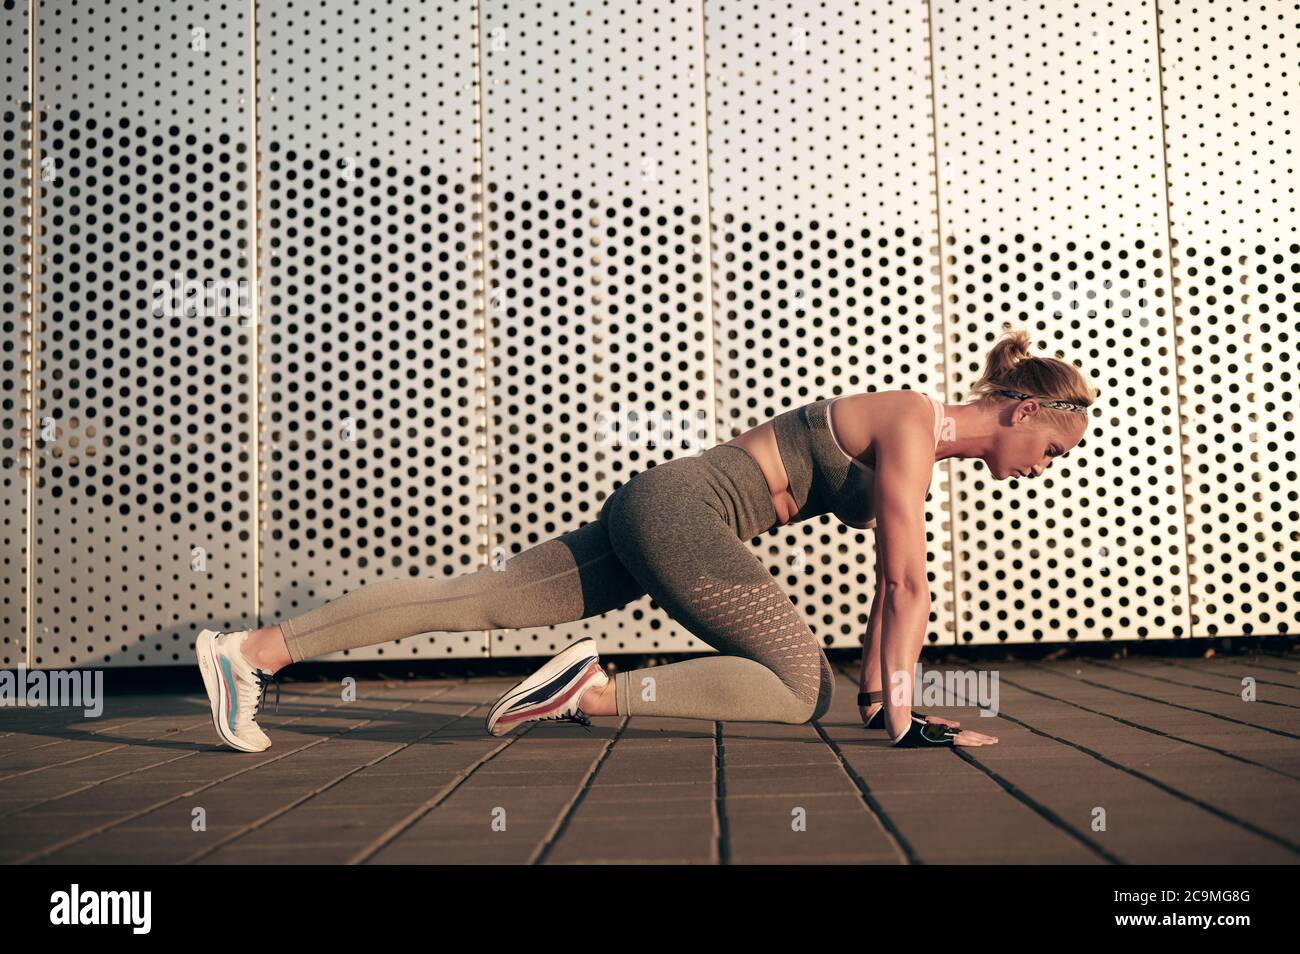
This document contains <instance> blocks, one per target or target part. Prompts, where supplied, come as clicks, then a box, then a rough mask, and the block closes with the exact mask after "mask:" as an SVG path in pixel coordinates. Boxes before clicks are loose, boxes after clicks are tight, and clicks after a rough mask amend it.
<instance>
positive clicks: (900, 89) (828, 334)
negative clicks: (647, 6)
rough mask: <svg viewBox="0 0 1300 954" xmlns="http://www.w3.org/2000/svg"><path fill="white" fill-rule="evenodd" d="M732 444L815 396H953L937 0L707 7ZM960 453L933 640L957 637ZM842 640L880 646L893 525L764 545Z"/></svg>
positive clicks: (726, 417)
mask: <svg viewBox="0 0 1300 954" xmlns="http://www.w3.org/2000/svg"><path fill="white" fill-rule="evenodd" d="M705 11H706V16H705V23H706V31H707V35H708V57H707V60H708V66H707V76H708V90H709V175H710V185H711V200H712V210H713V222H714V225H715V233H714V241H715V250H714V258H715V263H716V264H715V271H714V286H715V288H716V290H717V291H716V294H715V298H716V305H715V313H716V316H717V323H718V338H719V346H718V377H719V384H718V403H719V408H720V412H721V415H722V420H723V422H724V423H723V425H722V429H721V433H720V435H719V436H720V439H721V440H727V439H729V438H730V437H732V436H734V435H735V434H739V433H741V432H742V431H744V430H746V429H748V428H750V427H752V426H754V425H756V424H758V423H760V422H762V421H764V420H766V419H767V418H769V417H772V416H774V415H776V414H780V413H781V412H783V411H785V410H787V409H789V408H792V407H798V406H799V405H801V404H806V403H808V402H810V401H816V400H820V399H822V398H826V397H831V396H833V395H837V394H845V393H854V392H860V391H879V390H895V389H900V388H912V389H917V390H920V391H923V392H925V393H927V394H930V395H931V396H933V397H935V398H937V399H939V400H941V401H945V400H947V399H948V398H947V395H946V393H945V391H944V371H943V364H942V362H943V354H942V350H943V332H942V327H941V322H940V311H939V305H940V300H939V289H938V283H937V279H938V247H937V245H938V243H937V241H936V227H937V224H938V220H937V216H936V208H935V201H934V157H933V153H932V137H931V118H932V117H931V99H930V93H931V90H930V80H929V35H928V27H927V21H926V10H925V6H924V4H878V5H869V6H867V7H864V6H863V5H860V4H855V3H852V2H847V0H846V2H827V3H820V4H817V5H815V7H813V6H812V5H800V6H799V7H797V8H792V7H791V6H790V5H789V4H785V3H775V2H771V3H768V2H765V3H758V4H743V5H724V4H718V3H712V2H710V3H707V4H706V6H705ZM949 473H950V468H949V465H948V464H947V463H941V464H939V465H936V472H935V475H934V481H933V483H932V485H931V488H930V497H929V500H928V503H927V506H926V517H927V528H928V529H927V534H926V538H927V547H926V549H927V556H928V560H929V565H930V570H929V575H930V580H931V589H932V604H931V605H932V609H931V619H930V624H929V627H928V634H927V640H928V641H929V642H936V641H939V640H942V641H944V642H951V641H952V638H953V637H952V635H951V627H952V619H953V609H952V603H951V557H950V551H949V548H948V497H949V489H948V481H949ZM759 553H760V555H761V556H762V558H763V559H764V560H765V561H766V562H767V563H768V564H769V566H771V567H773V568H775V569H776V570H777V571H778V573H779V574H780V575H779V577H778V578H779V579H781V581H782V582H783V584H784V585H785V587H786V590H787V592H789V593H790V594H791V596H792V597H793V598H794V600H795V602H796V605H798V606H799V608H800V609H802V610H803V611H804V614H805V619H806V621H807V622H808V625H809V626H810V627H811V628H812V630H813V632H814V633H815V634H816V635H817V636H818V637H819V638H820V639H821V640H822V642H823V643H824V644H825V645H827V646H857V645H861V643H862V641H863V637H864V636H865V634H866V631H867V624H868V618H869V615H870V610H871V601H872V598H873V596H874V592H875V534H874V533H872V532H870V531H866V532H864V531H859V530H855V529H853V528H852V527H848V526H846V525H844V524H841V523H840V522H839V521H838V520H837V519H836V518H835V517H834V516H832V515H829V514H828V515H824V516H821V517H816V518H812V519H809V520H807V521H803V522H800V523H796V524H794V525H792V526H789V527H784V528H778V529H775V530H773V531H771V532H770V533H768V534H767V535H766V537H765V539H764V540H763V544H762V546H761V548H760V549H759Z"/></svg>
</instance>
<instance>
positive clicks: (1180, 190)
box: [1158, 0, 1300, 636]
mask: <svg viewBox="0 0 1300 954" xmlns="http://www.w3.org/2000/svg"><path fill="white" fill-rule="evenodd" d="M1158 6H1159V15H1160V28H1161V29H1160V37H1161V50H1160V53H1161V62H1162V64H1163V71H1162V80H1163V88H1164V107H1165V129H1166V135H1167V137H1168V149H1169V173H1168V174H1169V207H1170V231H1171V236H1172V239H1171V242H1172V245H1173V263H1174V289H1175V298H1174V316H1175V318H1176V319H1177V332H1178V359H1179V377H1180V381H1181V384H1180V398H1181V409H1182V418H1183V456H1184V462H1185V463H1184V470H1185V472H1186V477H1187V485H1186V487H1185V488H1184V495H1185V499H1186V501H1187V512H1188V522H1187V539H1188V553H1189V556H1190V561H1191V574H1192V577H1191V619H1192V633H1193V635H1196V636H1239V635H1259V634H1269V633H1295V632H1297V631H1298V630H1300V530H1297V527H1298V526H1300V507H1298V506H1297V502H1296V487H1297V485H1298V484H1300V475H1298V474H1297V462H1296V452H1297V449H1298V448H1300V441H1298V440H1297V425H1296V408H1297V406H1300V394H1298V393H1297V370H1298V367H1300V355H1298V354H1297V346H1298V345H1300V338H1298V336H1297V324H1298V323H1297V317H1298V313H1300V285H1297V277H1296V276H1297V273H1300V258H1298V254H1297V253H1300V244H1297V235H1296V226H1297V223H1300V212H1298V211H1297V208H1296V190H1295V183H1296V174H1297V168H1296V167H1297V163H1296V155H1297V153H1298V152H1300V133H1298V132H1297V130H1296V121H1295V114H1296V107H1297V102H1296V94H1295V91H1296V80H1295V76H1296V71H1297V68H1300V57H1297V55H1296V50H1297V47H1298V46H1300V20H1298V19H1297V17H1296V10H1295V7H1294V5H1290V4H1279V3H1269V2H1259V0H1256V2H1253V3H1251V2H1246V3H1234V4H1228V5H1224V6H1217V5H1216V6H1215V7H1214V8H1213V10H1212V11H1211V9H1209V8H1208V7H1200V8H1189V7H1188V6H1187V5H1186V4H1180V3H1174V4H1159V5H1158ZM1211 12H1212V13H1213V16H1210V13H1211Z"/></svg>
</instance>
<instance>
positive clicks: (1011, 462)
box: [985, 401, 1088, 480]
mask: <svg viewBox="0 0 1300 954" xmlns="http://www.w3.org/2000/svg"><path fill="white" fill-rule="evenodd" d="M1037 407H1038V403H1037V402H1036V401H1022V402H1021V404H1020V405H1019V407H1018V408H1016V407H1013V408H1012V409H1011V411H1010V412H1009V414H1008V416H1007V417H1006V418H1004V420H1003V424H1002V426H1001V427H999V428H998V432H997V438H996V440H995V441H994V446H993V453H992V454H990V455H989V457H988V458H987V459H986V460H985V463H987V464H988V465H989V470H990V471H992V473H993V476H994V477H995V478H997V479H998V480H1009V479H1011V478H1014V477H1025V478H1028V479H1030V480H1032V479H1034V478H1036V477H1039V476H1041V475H1042V473H1043V471H1045V470H1047V468H1048V467H1051V466H1052V462H1053V461H1054V460H1056V459H1057V458H1058V457H1064V456H1065V455H1066V454H1068V453H1069V452H1070V450H1071V449H1072V448H1073V447H1074V446H1075V445H1076V444H1078V443H1079V441H1080V440H1081V439H1082V438H1083V433H1084V431H1085V430H1086V429H1087V426H1088V418H1087V415H1084V414H1078V415H1071V416H1072V417H1077V418H1078V424H1077V426H1076V427H1074V428H1073V431H1072V432H1071V433H1063V432H1062V431H1061V430H1059V429H1058V428H1055V427H1052V426H1051V425H1048V424H1044V423H1042V421H1043V418H1042V416H1041V415H1039V414H1037V413H1032V411H1033V409H1036V408H1037ZM1026 412H1030V413H1026ZM1017 418H1018V419H1019V420H1018V422H1017ZM1012 422H1016V423H1012Z"/></svg>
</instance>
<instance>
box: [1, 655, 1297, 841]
mask: <svg viewBox="0 0 1300 954" xmlns="http://www.w3.org/2000/svg"><path fill="white" fill-rule="evenodd" d="M839 668H840V676H839V680H840V681H839V684H838V685H837V687H836V690H837V691H836V694H835V702H834V704H833V706H832V708H831V710H830V712H829V713H828V714H827V716H826V717H825V718H823V719H822V720H821V721H820V722H818V723H816V724H809V725H799V726H791V725H779V724H768V723H708V722H695V721H688V720H680V719H650V718H642V717H637V718H633V719H628V718H624V717H614V716H610V717H603V718H601V717H598V718H594V719H593V720H592V721H593V725H592V728H591V730H590V732H588V730H585V729H583V728H582V727H581V726H577V725H569V724H553V723H550V724H540V725H539V724H534V725H532V726H529V727H527V728H526V729H524V730H523V731H521V732H518V733H516V734H513V735H510V736H506V737H503V738H493V737H491V736H488V735H487V734H486V733H485V732H484V730H483V717H484V714H485V713H486V711H487V707H488V705H490V703H491V702H492V701H494V700H495V699H496V697H497V696H498V695H499V694H500V693H501V692H502V691H503V690H504V689H506V688H507V687H508V686H509V685H511V684H512V683H513V682H514V681H515V679H511V678H495V677H494V678H479V677H475V678H468V679H464V678H456V679H413V680H409V681H392V680H371V681H365V680H360V681H358V683H357V698H356V701H351V702H345V701H342V698H341V692H340V689H339V685H338V683H336V682H286V683H285V684H284V686H283V690H282V691H283V694H282V698H281V702H280V706H279V711H278V713H272V712H270V711H268V712H267V713H266V714H265V715H264V717H263V718H262V719H261V722H262V724H263V726H264V727H265V728H266V731H267V732H268V734H269V735H270V737H271V740H272V742H273V745H272V747H271V748H270V749H268V750H267V751H265V752H262V753H258V754H245V753H238V752H234V751H231V750H229V749H225V748H224V747H220V746H218V745H217V744H216V740H215V734H214V732H213V729H212V725H211V721H210V719H209V715H208V708H207V700H206V696H205V695H204V694H203V692H202V689H201V688H199V689H198V691H197V692H180V693H177V692H152V693H151V692H140V691H136V692H132V693H129V694H126V693H118V694H110V695H109V697H108V699H107V700H106V703H105V708H104V712H103V715H102V716H101V717H99V718H96V719H85V718H83V717H82V714H81V712H80V710H61V709H22V708H4V709H0V862H4V863H7V864H13V863H24V864H85V863H91V864H101V863H113V864H121V863H166V864H173V863H176V864H226V863H236V864H248V863H271V864H277V863H281V864H283V863H291V864H303V863H307V864H318V863H321V864H344V863H364V864H403V863H416V864H429V863H451V864H462V863H464V864H471V863H474V864H478V863H504V864H599V863H611V862H613V863H665V864H755V863H772V862H775V863H795V864H802V863H832V864H918V863H925V864H935V863H956V864H963V863H1011V864H1089V865H1092V864H1097V865H1105V864H1118V863H1126V864H1135V863H1136V864H1201V863H1237V864H1239V863H1249V864H1264V863H1283V864H1294V863H1296V861H1297V860H1298V859H1300V813H1297V812H1296V811H1295V806H1296V805H1298V804H1300V657H1297V656H1296V655H1295V654H1292V655H1290V656H1281V655H1267V654H1260V655H1253V656H1249V657H1245V656H1232V657H1219V658H1212V659H1168V658H1162V657H1132V658H1128V659H1124V660H1118V661H1114V660H1107V661H1101V660H1087V659H1060V660H1056V661H1052V662H1029V661H1020V662H997V663H981V664H980V667H979V668H987V669H996V670H997V671H998V673H999V679H1000V689H1001V697H1000V700H999V701H1000V711H999V714H998V715H997V717H995V718H984V717H980V716H979V715H978V713H977V711H976V710H975V709H973V708H952V709H943V708H933V707H922V708H924V709H925V710H926V711H931V712H934V713H935V714H940V715H944V716H946V717H948V718H952V719H958V720H960V721H961V722H962V723H963V725H965V726H968V727H971V728H976V729H978V730H980V731H983V732H986V733H990V734H993V735H996V736H998V737H999V739H1000V740H1001V741H1000V744H998V745H995V746H989V747H983V748H974V749H958V750H955V751H944V752H925V751H908V750H897V749H891V748H890V747H889V746H888V744H887V740H886V738H885V735H884V733H883V732H879V731H870V732H869V731H867V730H866V729H864V728H863V727H862V724H861V720H860V719H859V717H858V713H857V708H856V704H855V693H856V689H857V682H856V678H857V675H856V670H855V668H854V667H848V666H841V667H839ZM927 668H931V667H927ZM933 668H942V667H933ZM1245 677H1251V678H1253V679H1255V680H1256V683H1257V685H1258V701H1254V702H1244V701H1242V699H1241V697H1240V694H1241V686H1242V680H1243V678H1245ZM196 681H197V676H196ZM273 696H274V693H272V697H273ZM270 704H271V700H270V699H268V701H267V705H268V709H269V707H270ZM200 810H201V811H200ZM1099 810H1101V811H1104V830H1098V828H1099V826H1098V825H1097V823H1096V821H1095V819H1097V818H1098V812H1099ZM196 819H198V820H200V821H202V822H204V824H199V823H198V821H196ZM196 828H197V829H199V830H195V829H196Z"/></svg>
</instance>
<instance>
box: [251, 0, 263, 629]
mask: <svg viewBox="0 0 1300 954" xmlns="http://www.w3.org/2000/svg"><path fill="white" fill-rule="evenodd" d="M248 15H249V22H248V36H249V40H248V55H249V64H248V77H249V84H250V96H249V103H250V104H251V108H250V114H249V137H250V144H251V149H252V154H251V155H250V156H249V160H248V161H249V175H250V178H251V180H252V186H253V195H252V209H251V210H250V215H249V222H250V224H251V228H252V236H251V238H250V241H251V242H252V246H251V248H250V249H249V256H248V257H249V267H250V270H251V272H252V281H253V291H252V294H251V295H250V296H249V299H250V303H251V305H252V309H253V327H252V328H251V329H249V337H251V338H252V339H253V340H252V348H253V367H252V369H251V371H252V378H253V408H252V427H253V500H252V506H253V616H254V618H255V619H256V620H257V626H258V627H260V626H261V625H262V354H261V339H262V324H261V313H260V308H259V307H258V306H259V303H260V301H259V299H260V295H261V290H260V286H259V277H260V276H259V273H258V267H257V266H258V256H259V255H260V254H261V249H260V247H259V246H258V241H259V236H258V217H259V216H260V215H261V214H262V203H261V195H260V192H259V178H260V176H259V173H260V162H259V158H258V151H257V150H258V138H257V0H248Z"/></svg>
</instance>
